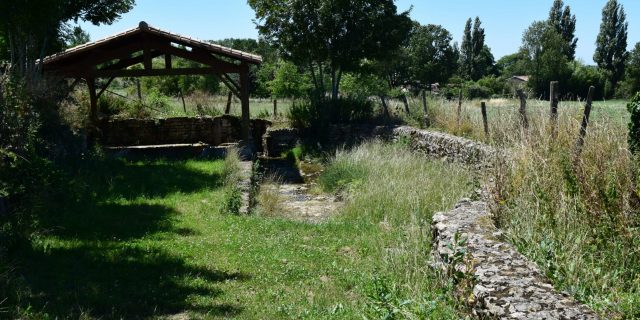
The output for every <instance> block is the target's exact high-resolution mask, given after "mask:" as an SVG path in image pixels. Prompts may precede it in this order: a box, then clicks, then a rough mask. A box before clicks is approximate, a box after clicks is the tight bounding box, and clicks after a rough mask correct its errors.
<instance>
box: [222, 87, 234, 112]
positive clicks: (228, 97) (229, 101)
mask: <svg viewBox="0 0 640 320" xmlns="http://www.w3.org/2000/svg"><path fill="white" fill-rule="evenodd" d="M232 98H233V92H231V91H229V95H228V96H227V107H226V108H225V109H224V114H229V113H231V99H232Z"/></svg>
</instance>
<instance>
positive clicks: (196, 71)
mask: <svg viewBox="0 0 640 320" xmlns="http://www.w3.org/2000/svg"><path fill="white" fill-rule="evenodd" d="M226 71H228V70H220V69H219V68H180V69H151V70H145V69H138V70H136V69H124V70H96V71H94V72H93V73H92V74H91V75H92V76H94V77H95V78H112V77H156V76H180V75H204V74H220V73H224V72H226Z"/></svg>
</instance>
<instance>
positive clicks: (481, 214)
mask: <svg viewBox="0 0 640 320" xmlns="http://www.w3.org/2000/svg"><path fill="white" fill-rule="evenodd" d="M432 229H433V238H434V245H433V248H434V257H435V259H436V260H437V261H439V264H440V265H441V266H442V267H444V268H447V265H446V264H445V262H444V260H443V257H447V256H451V255H452V254H453V253H454V252H453V250H452V249H455V241H454V236H455V234H456V233H458V234H459V237H460V239H466V244H465V246H466V249H467V252H468V254H470V255H471V256H470V257H469V260H470V261H472V266H471V268H470V269H468V268H469V267H468V266H467V265H465V264H464V263H461V264H460V265H457V266H449V267H455V268H456V269H457V270H459V271H462V272H465V273H472V274H473V275H474V276H475V282H474V283H475V285H474V286H473V296H474V301H473V311H474V314H475V315H477V316H478V317H480V318H481V319H496V318H499V319H598V316H597V315H596V314H595V313H594V312H593V311H591V310H590V309H589V308H587V307H586V306H584V305H581V304H579V303H577V302H576V301H575V300H574V299H573V298H571V297H570V296H568V295H566V294H564V293H560V292H558V291H556V290H555V289H554V288H553V285H552V284H551V283H550V282H549V280H548V279H546V278H545V277H544V276H543V275H542V273H541V272H540V270H539V269H538V267H537V266H536V265H535V264H533V263H532V262H530V261H529V260H528V259H527V258H526V257H525V256H523V255H521V254H520V253H518V251H517V250H516V249H515V248H514V247H513V246H512V245H511V244H508V243H505V242H503V241H501V240H500V236H501V233H500V231H498V229H496V228H495V226H494V225H493V221H492V219H491V214H490V212H489V209H488V208H487V205H486V203H484V202H471V201H469V200H463V201H461V202H460V203H458V204H457V205H456V207H455V209H453V210H451V211H449V212H441V213H437V214H435V215H434V216H433V225H432ZM451 244H454V246H451Z"/></svg>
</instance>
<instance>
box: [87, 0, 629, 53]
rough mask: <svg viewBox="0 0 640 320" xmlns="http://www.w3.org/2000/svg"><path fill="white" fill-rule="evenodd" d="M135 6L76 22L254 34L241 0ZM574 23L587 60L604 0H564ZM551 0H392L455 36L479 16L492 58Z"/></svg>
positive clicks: (146, 0) (514, 45)
mask: <svg viewBox="0 0 640 320" xmlns="http://www.w3.org/2000/svg"><path fill="white" fill-rule="evenodd" d="M618 1H619V2H620V3H621V4H622V5H624V7H625V11H626V12H627V21H628V22H629V49H631V48H632V47H633V46H634V45H635V43H636V42H638V41H640V1H639V0H618ZM136 2H137V4H136V6H135V8H134V9H133V10H132V11H130V12H129V13H126V14H124V15H123V16H122V18H121V19H120V20H119V21H117V22H116V23H114V24H113V25H110V26H100V27H96V26H93V25H90V24H82V27H83V28H84V29H85V30H87V31H88V32H89V34H90V35H91V39H92V40H98V39H101V38H104V37H107V36H109V35H112V34H115V33H118V32H120V31H123V30H126V29H129V28H133V27H135V26H137V24H138V22H140V21H142V20H144V21H147V22H148V23H149V24H150V25H152V26H154V27H158V28H161V29H165V30H167V31H172V32H176V33H180V34H183V35H187V36H191V37H194V38H198V39H204V40H217V39H223V38H257V36H258V32H257V31H256V29H255V24H254V23H253V19H254V13H253V11H252V10H251V8H250V7H249V5H247V3H246V1H244V0H183V1H175V0H137V1H136ZM564 2H565V4H568V5H570V6H571V9H572V11H573V13H574V14H575V15H576V17H577V20H578V23H577V28H576V29H577V30H576V36H577V37H578V38H579V40H578V49H577V54H576V55H577V57H578V58H579V59H581V60H583V61H584V62H585V63H587V64H593V58H592V57H593V52H594V50H595V40H596V37H597V34H598V30H599V27H600V20H601V10H602V7H604V5H605V3H606V2H607V0H565V1H564ZM552 3H553V0H444V1H443V0H421V1H419V0H397V1H396V5H397V6H398V9H399V10H407V9H409V8H410V7H411V6H413V9H412V11H411V17H412V19H414V20H417V21H418V22H420V23H422V24H429V23H431V24H439V25H442V26H443V27H445V28H446V29H447V30H449V31H450V32H451V33H452V34H453V37H454V40H455V41H458V42H460V40H461V39H462V32H463V29H464V24H465V21H466V20H467V18H469V17H475V16H479V17H480V19H481V20H482V23H483V26H484V28H485V33H486V43H487V45H489V47H491V50H492V52H493V54H494V55H495V57H496V59H498V58H500V57H502V56H504V55H506V54H510V53H513V52H516V51H517V50H518V48H519V47H520V43H521V39H522V32H523V31H524V30H525V29H526V28H527V27H528V26H529V25H530V24H531V23H532V22H533V21H535V20H543V19H546V18H547V15H548V12H549V8H550V7H551V4H552Z"/></svg>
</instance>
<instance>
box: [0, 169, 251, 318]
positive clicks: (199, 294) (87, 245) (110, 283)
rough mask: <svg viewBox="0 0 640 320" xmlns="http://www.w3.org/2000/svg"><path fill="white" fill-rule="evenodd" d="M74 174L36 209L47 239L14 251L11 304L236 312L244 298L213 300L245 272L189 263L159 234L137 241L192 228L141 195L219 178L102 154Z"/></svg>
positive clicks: (50, 313) (61, 313) (44, 312)
mask: <svg viewBox="0 0 640 320" xmlns="http://www.w3.org/2000/svg"><path fill="white" fill-rule="evenodd" d="M72 179H73V181H72V182H71V183H70V188H69V192H68V193H66V194H65V195H64V197H62V198H60V199H56V200H57V201H55V203H53V202H52V203H51V206H50V207H49V208H44V210H42V213H41V214H40V215H39V216H38V225H39V228H40V229H42V230H44V234H45V235H47V236H46V237H45V238H44V239H45V240H44V241H39V242H38V243H36V244H30V243H27V244H24V245H23V246H21V247H20V248H18V250H15V251H14V252H13V253H12V254H11V259H12V260H13V261H15V265H16V267H17V269H16V270H15V271H16V272H15V275H16V277H15V278H16V279H17V280H16V281H14V282H13V283H12V285H11V286H12V291H13V292H14V296H11V297H9V300H8V303H9V304H13V305H15V306H17V307H18V306H19V307H18V308H19V309H22V310H25V309H29V310H31V311H28V312H27V314H34V316H35V317H40V316H42V317H45V318H53V319H55V318H62V319H66V318H78V317H81V316H87V315H88V316H90V317H96V318H103V319H140V318H148V317H154V316H163V315H174V314H181V313H183V312H185V311H190V312H195V313H202V314H208V315H221V316H233V315H236V314H239V313H241V312H242V307H241V306H235V305H230V304H219V303H217V302H218V299H216V297H218V296H219V295H220V294H222V292H221V291H220V289H219V286H218V283H220V282H226V281H243V280H246V279H248V278H249V276H248V275H245V274H241V273H228V272H224V271H219V270H211V269H207V268H200V267H196V266H193V265H190V264H188V263H187V262H186V261H185V259H184V258H182V257H180V256H174V255H171V254H170V253H169V252H168V251H166V250H165V249H163V248H162V244H160V243H155V242H149V241H146V240H145V242H143V243H144V244H140V243H139V242H138V241H137V239H140V238H143V237H145V236H148V235H153V234H156V233H169V234H173V235H172V237H175V239H176V240H178V242H179V241H180V240H179V238H180V237H185V236H193V235H197V234H198V233H197V232H196V231H195V230H192V229H189V228H178V227H177V226H175V224H174V223H173V222H174V219H175V218H174V217H175V216H176V215H177V212H176V211H175V210H174V208H172V207H169V206H164V205H159V204H155V203H151V204H149V203H146V202H145V200H144V199H150V198H162V197H166V196H168V195H171V194H173V193H182V194H185V195H188V194H190V193H196V192H200V191H202V190H207V189H211V190H214V189H216V188H219V187H221V182H220V180H221V178H220V176H219V175H218V174H215V173H213V172H212V173H206V172H202V171H199V170H196V169H193V168H190V167H189V166H187V165H186V164H185V163H184V162H181V161H178V162H168V161H153V162H138V163H130V162H126V161H122V160H105V161H97V162H95V161H94V162H92V163H89V164H85V165H83V166H82V167H80V168H79V169H78V170H77V172H76V173H75V175H74V176H73V177H72ZM125 200H133V201H125ZM49 235H51V236H53V237H51V238H49V239H47V238H48V236H49ZM65 240H70V241H69V242H66V241H65ZM0 291H1V290H0ZM0 301H2V297H0ZM194 301H195V302H194ZM194 303H195V304H194ZM16 310H17V309H16ZM2 316H3V315H2V314H0V318H2ZM14 316H16V317H22V315H21V314H20V313H18V314H15V315H14Z"/></svg>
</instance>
